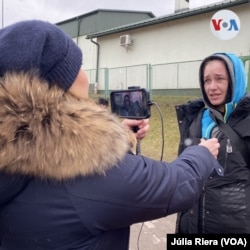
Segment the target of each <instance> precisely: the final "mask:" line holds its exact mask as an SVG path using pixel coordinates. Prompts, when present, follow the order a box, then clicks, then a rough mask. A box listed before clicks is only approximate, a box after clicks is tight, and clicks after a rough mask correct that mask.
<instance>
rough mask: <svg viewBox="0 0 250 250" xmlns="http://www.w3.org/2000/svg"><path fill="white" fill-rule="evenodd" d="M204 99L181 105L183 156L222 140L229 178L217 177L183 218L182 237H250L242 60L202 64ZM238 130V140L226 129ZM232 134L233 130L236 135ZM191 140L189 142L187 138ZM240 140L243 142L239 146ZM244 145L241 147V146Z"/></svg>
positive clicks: (226, 56)
mask: <svg viewBox="0 0 250 250" xmlns="http://www.w3.org/2000/svg"><path fill="white" fill-rule="evenodd" d="M199 78H200V87H201V92H202V95H203V99H200V100H195V101H191V102H189V103H187V104H184V105H180V106H176V112H177V119H178V120H179V121H182V123H180V122H179V124H180V126H179V129H180V134H181V141H180V146H179V153H181V152H182V151H183V150H184V148H185V147H186V146H187V143H185V142H187V141H188V142H189V144H188V145H190V144H191V145H192V144H193V145H194V144H197V142H198V141H200V138H204V139H209V138H214V137H215V138H218V140H219V142H220V144H221V147H220V151H219V155H218V161H219V163H220V164H221V165H222V166H223V167H224V171H225V175H224V176H223V177H219V176H211V177H210V178H209V179H208V181H207V182H206V184H205V186H204V190H203V193H202V195H201V196H200V199H199V201H198V202H197V203H196V205H195V206H194V207H192V208H191V209H188V210H187V211H185V212H182V213H180V214H178V218H177V228H176V231H177V232H178V233H216V234H219V233H250V163H249V160H248V158H249V157H246V155H247V156H248V155H250V129H249V122H250V95H248V94H246V73H245V69H244V65H243V63H242V61H241V59H240V58H238V57H237V56H235V55H234V54H231V53H216V54H213V55H211V56H209V57H207V58H205V59H204V60H203V62H202V63H201V66H200V73H199ZM225 124H226V126H230V127H231V128H232V129H233V131H235V132H236V135H237V136H238V137H237V136H236V138H232V136H231V134H228V132H226V131H225V130H224V128H223V126H225ZM230 133H231V132H230ZM187 139H189V140H187ZM236 140H239V141H240V142H239V143H238V142H236ZM237 143H238V144H237Z"/></svg>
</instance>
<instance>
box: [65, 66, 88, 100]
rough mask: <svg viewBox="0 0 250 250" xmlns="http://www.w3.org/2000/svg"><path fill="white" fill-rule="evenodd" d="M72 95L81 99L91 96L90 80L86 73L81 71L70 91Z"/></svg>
mask: <svg viewBox="0 0 250 250" xmlns="http://www.w3.org/2000/svg"><path fill="white" fill-rule="evenodd" d="M68 91H69V92H70V93H71V94H73V95H74V96H76V97H79V98H87V97H88V95H89V80H88V77H87V75H86V73H85V72H84V71H83V70H80V71H79V73H78V75H77V78H76V80H75V81H74V83H73V84H72V86H71V87H70V88H69V90H68Z"/></svg>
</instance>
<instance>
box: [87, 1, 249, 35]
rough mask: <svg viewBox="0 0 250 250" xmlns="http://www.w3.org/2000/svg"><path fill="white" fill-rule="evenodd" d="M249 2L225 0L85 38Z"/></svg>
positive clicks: (96, 33)
mask: <svg viewBox="0 0 250 250" xmlns="http://www.w3.org/2000/svg"><path fill="white" fill-rule="evenodd" d="M249 2H250V0H226V1H222V2H219V3H215V4H210V5H207V6H203V7H200V8H194V9H184V10H182V11H176V12H175V13H173V14H169V15H165V16H161V17H154V18H150V19H146V20H143V21H139V22H136V23H132V24H126V25H122V26H119V27H115V28H111V29H107V30H103V31H100V32H95V33H92V34H88V35H87V37H86V38H87V39H92V38H96V37H102V36H106V35H110V34H115V33H119V32H123V31H127V30H132V29H138V28H142V27H146V26H151V25H156V24H160V23H164V22H168V21H173V20H177V19H182V18H186V17H191V16H195V15H200V14H205V13H208V12H211V11H215V10H220V9H222V8H228V7H233V6H238V5H241V4H246V3H249Z"/></svg>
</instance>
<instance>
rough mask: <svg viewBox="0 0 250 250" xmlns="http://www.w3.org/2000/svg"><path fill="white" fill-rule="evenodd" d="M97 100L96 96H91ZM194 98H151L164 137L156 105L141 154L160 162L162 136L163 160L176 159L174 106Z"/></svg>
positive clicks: (177, 142)
mask: <svg viewBox="0 0 250 250" xmlns="http://www.w3.org/2000/svg"><path fill="white" fill-rule="evenodd" d="M91 97H92V98H93V99H97V98H98V96H91ZM196 98H197V97H195V96H151V101H152V102H155V103H156V104H157V106H158V107H159V109H160V112H161V114H162V119H163V125H164V127H163V129H164V135H163V134H162V120H161V116H160V113H159V110H158V108H157V106H156V105H153V106H151V117H150V120H149V121H150V122H149V124H150V130H149V131H148V133H147V136H146V137H145V138H144V139H143V140H142V141H141V154H143V155H145V156H148V157H150V158H153V159H156V160H160V159H161V153H162V141H163V136H164V151H163V160H165V161H172V160H174V159H175V158H176V157H177V152H178V144H179V138H180V137H179V129H178V124H177V119H176V112H175V105H177V104H181V103H185V102H187V101H189V100H193V99H196Z"/></svg>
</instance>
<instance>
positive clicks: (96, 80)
mask: <svg viewBox="0 0 250 250" xmlns="http://www.w3.org/2000/svg"><path fill="white" fill-rule="evenodd" d="M90 41H91V42H92V43H94V44H95V45H96V46H97V57H96V75H95V82H96V84H98V81H99V55H100V44H99V43H97V42H95V41H94V40H93V38H91V39H90Z"/></svg>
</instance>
